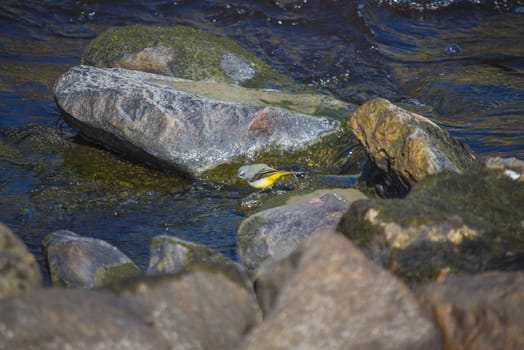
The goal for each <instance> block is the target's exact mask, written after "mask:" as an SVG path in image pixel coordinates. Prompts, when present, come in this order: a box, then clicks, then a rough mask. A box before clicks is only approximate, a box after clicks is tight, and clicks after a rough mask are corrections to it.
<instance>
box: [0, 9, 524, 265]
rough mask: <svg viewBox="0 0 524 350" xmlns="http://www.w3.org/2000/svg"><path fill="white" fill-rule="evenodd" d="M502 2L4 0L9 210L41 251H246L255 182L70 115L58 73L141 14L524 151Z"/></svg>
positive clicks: (304, 77)
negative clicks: (83, 133)
mask: <svg viewBox="0 0 524 350" xmlns="http://www.w3.org/2000/svg"><path fill="white" fill-rule="evenodd" d="M477 3H478V4H477ZM496 3H497V5H496V6H495V5H493V4H494V2H487V1H480V2H479V1H452V0H450V1H438V2H431V1H379V0H376V1H372V0H368V1H366V0H363V1H358V2H357V1H344V2H341V1H321V0H308V1H305V0H295V1H288V0H285V1H283V0H280V1H271V0H266V1H241V0H240V1H158V0H157V1H126V2H112V1H89V2H72V1H35V0H29V1H24V2H20V1H15V0H4V1H2V4H1V5H0V9H1V10H2V11H0V130H3V132H1V133H0V221H3V222H5V223H6V224H8V225H9V226H11V227H12V228H13V230H14V231H15V232H17V233H18V234H19V235H20V236H21V237H22V238H23V239H24V241H25V242H26V243H27V244H28V245H29V247H30V249H31V250H32V251H33V252H34V253H35V254H37V256H38V258H39V260H40V262H42V256H41V247H40V243H41V240H42V238H43V237H44V236H45V235H47V234H49V233H50V232H52V231H54V230H58V229H63V228H67V229H71V230H73V231H76V232H77V233H79V234H82V235H88V236H93V237H99V238H103V239H105V240H107V241H109V242H110V243H112V244H115V245H116V246H118V247H119V248H121V249H122V250H123V251H124V252H126V253H127V254H129V255H130V256H131V257H133V258H134V259H135V260H137V261H138V263H139V264H142V266H143V265H144V264H145V263H146V261H147V256H148V249H149V247H148V246H149V241H150V239H151V237H152V236H154V235H158V234H163V233H166V234H171V235H176V236H179V237H182V238H184V239H187V240H190V241H196V242H200V243H203V244H205V245H208V246H212V247H216V248H218V249H220V250H221V251H222V252H224V253H226V254H228V255H229V256H232V257H235V248H236V242H235V234H236V229H237V227H238V224H239V223H240V221H241V220H242V219H243V214H242V213H240V212H238V211H237V209H236V208H237V207H238V204H239V202H240V200H241V199H242V198H243V197H245V196H246V195H247V194H248V193H249V191H250V189H249V188H247V187H243V186H242V187H241V186H237V187H227V188H226V187H220V186H216V185H214V184H211V183H204V182H202V181H193V182H191V181H187V180H184V179H181V178H178V177H176V176H175V175H173V174H164V173H161V172H158V171H154V170H150V169H147V168H144V167H142V166H139V165H136V164H132V163H130V162H128V161H126V160H123V159H120V158H118V157H116V156H115V155H112V154H110V153H109V152H107V151H103V150H100V149H97V148H94V147H92V146H90V145H85V144H82V143H79V142H77V141H76V139H75V137H74V136H75V133H74V132H73V131H72V130H70V129H69V128H68V127H66V126H64V125H63V123H62V121H61V117H60V114H59V112H58V110H57V108H56V105H55V103H54V100H53V96H52V92H51V91H52V86H53V84H54V81H55V80H56V78H57V77H58V76H59V75H60V74H61V73H63V72H64V71H65V70H67V69H68V68H69V67H70V66H72V65H75V64H78V63H79V62H80V57H81V55H82V51H83V49H84V47H86V46H87V44H88V43H89V41H90V40H91V39H92V38H94V37H96V36H97V35H98V34H99V33H101V32H102V31H104V30H106V29H107V28H108V27H111V26H119V25H126V24H134V23H144V24H155V25H188V26H192V27H196V28H200V29H203V30H206V31H209V32H213V33H215V34H218V35H223V36H226V37H229V38H232V39H235V40H237V41H238V42H239V43H240V44H241V45H242V46H243V47H245V48H246V49H248V50H250V51H252V52H254V53H255V54H257V55H258V56H260V57H261V58H262V59H264V60H265V61H267V62H268V63H269V64H271V65H272V66H273V67H275V68H276V69H277V70H279V71H281V72H285V73H286V74H288V75H290V76H291V77H292V78H294V79H296V80H297V81H299V82H301V83H303V84H306V85H309V86H311V87H319V88H323V89H327V90H330V91H332V92H333V93H335V94H336V95H338V96H339V97H341V98H344V99H347V100H349V101H350V102H356V103H362V102H364V101H366V100H367V99H369V98H371V97H375V96H381V97H386V98H389V99H391V100H393V101H394V102H396V103H400V104H402V105H403V106H405V107H406V108H409V109H412V110H414V111H417V112H419V113H422V114H424V115H426V116H428V117H430V118H432V119H434V120H435V121H436V122H438V123H439V124H440V125H442V126H444V127H445V128H446V129H448V130H449V131H451V132H452V134H454V135H455V136H457V137H459V138H460V139H461V140H462V141H464V142H466V143H468V144H469V145H470V146H471V147H472V148H473V149H474V150H476V151H477V152H479V153H482V154H490V155H501V156H517V157H520V158H524V142H523V138H522V135H524V121H523V118H524V41H523V40H522V38H523V37H524V26H523V25H522V23H524V10H523V9H524V7H523V6H524V4H522V1H498V2H496ZM435 4H436V6H437V7H438V9H436V10H426V11H421V10H420V9H421V8H432V7H435ZM30 124H36V126H28V125H30Z"/></svg>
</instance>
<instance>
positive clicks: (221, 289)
mask: <svg viewBox="0 0 524 350" xmlns="http://www.w3.org/2000/svg"><path fill="white" fill-rule="evenodd" d="M234 273H235V271H233V270H231V269H229V267H228V266H225V269H224V268H222V267H220V266H219V265H218V264H215V265H213V266H196V265H195V266H193V267H192V268H191V269H190V270H189V271H187V270H186V271H184V272H183V273H179V274H177V275H157V276H147V277H145V278H139V279H137V280H135V281H126V283H125V285H122V286H120V288H119V293H120V294H121V295H122V296H123V297H125V298H128V299H129V300H131V301H137V302H139V303H143V304H145V305H147V306H148V307H149V308H150V309H151V316H150V317H151V319H150V320H151V322H152V323H153V324H154V325H155V328H157V329H158V330H159V332H160V333H161V334H162V336H163V337H164V338H165V339H167V340H168V341H169V343H170V346H171V349H209V350H212V349H217V350H218V349H224V350H226V349H236V348H237V345H238V344H239V343H240V341H241V340H242V338H243V336H244V335H245V333H246V332H247V331H249V330H250V329H251V328H252V327H254V326H255V325H256V324H258V323H259V322H260V319H261V313H260V309H259V307H258V305H257V303H256V300H255V298H254V297H253V295H252V294H251V291H250V289H248V288H247V287H246V285H245V284H244V281H243V276H241V275H234Z"/></svg>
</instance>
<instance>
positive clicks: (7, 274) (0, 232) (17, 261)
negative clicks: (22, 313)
mask: <svg viewBox="0 0 524 350" xmlns="http://www.w3.org/2000/svg"><path fill="white" fill-rule="evenodd" d="M41 285H42V275H41V274H40V269H39V267H38V263H37V262H36V259H35V257H34V255H33V254H31V253H30V252H29V251H28V250H27V247H26V246H25V245H24V243H22V241H21V240H20V239H19V238H18V237H16V236H15V234H14V233H13V232H12V231H11V230H10V229H9V228H8V227H7V226H5V225H4V224H2V223H0V299H5V298H10V297H15V296H18V295H20V294H23V293H26V292H28V291H30V290H32V289H34V288H36V287H40V286H41ZM0 338H1V337H0Z"/></svg>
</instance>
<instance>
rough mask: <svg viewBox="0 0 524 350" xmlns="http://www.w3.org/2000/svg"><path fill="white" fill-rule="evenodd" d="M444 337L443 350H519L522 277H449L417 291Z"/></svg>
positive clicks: (505, 274)
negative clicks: (432, 314) (436, 321)
mask: <svg viewBox="0 0 524 350" xmlns="http://www.w3.org/2000/svg"><path fill="white" fill-rule="evenodd" d="M417 294H418V297H419V298H420V300H421V301H423V302H424V303H425V304H426V305H427V306H428V307H429V308H431V309H432V310H433V312H434V314H435V317H436V318H437V320H438V323H439V325H440V327H441V329H442V334H443V335H444V348H445V349H450V350H451V349H465V350H466V349H467V350H473V349H522V348H523V347H524V329H523V328H524V327H523V324H524V322H523V320H522V317H523V315H522V310H523V309H524V273H523V272H522V271H519V272H500V271H492V272H486V273H481V274H478V275H474V276H467V275H449V276H447V277H445V278H444V279H443V280H441V281H438V282H434V283H430V284H428V285H426V286H424V287H422V288H421V289H420V290H419V291H418V293H417Z"/></svg>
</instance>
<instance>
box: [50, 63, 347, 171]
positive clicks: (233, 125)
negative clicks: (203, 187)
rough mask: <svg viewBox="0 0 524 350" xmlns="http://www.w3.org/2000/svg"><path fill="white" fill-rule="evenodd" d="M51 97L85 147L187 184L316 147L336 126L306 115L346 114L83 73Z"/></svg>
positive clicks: (295, 99)
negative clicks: (179, 176) (165, 171)
mask: <svg viewBox="0 0 524 350" xmlns="http://www.w3.org/2000/svg"><path fill="white" fill-rule="evenodd" d="M55 96H56V101H57V103H58V105H59V107H60V108H61V110H62V111H63V112H64V118H65V120H66V121H67V122H68V123H70V124H71V125H72V126H73V127H75V128H76V129H78V130H79V131H80V132H81V133H82V134H83V135H84V136H86V137H87V138H88V139H90V140H92V141H94V142H96V143H99V144H101V145H103V146H105V147H108V148H110V149H113V150H118V151H119V152H121V153H124V154H125V155H127V156H128V157H132V158H135V159H139V160H141V161H143V162H147V163H151V164H154V165H157V166H160V167H164V168H173V169H176V170H179V171H182V172H185V173H188V174H190V175H193V176H199V175H201V174H202V173H203V172H205V171H209V170H211V169H213V168H215V167H217V166H218V165H221V164H227V163H231V162H235V161H237V162H241V161H245V160H246V159H252V160H256V159H258V158H260V157H262V156H263V153H264V152H267V153H270V154H283V153H285V152H288V153H292V152H297V151H300V150H304V149H307V148H308V147H310V146H311V145H312V144H314V143H317V145H318V143H319V142H320V141H322V140H324V136H326V135H328V134H330V135H334V134H335V131H337V128H338V123H337V122H336V121H333V120H331V119H328V118H325V117H322V116H311V115H308V114H315V115H317V114H319V115H323V114H332V113H335V114H337V113H340V114H345V113H347V111H348V108H349V106H348V105H347V104H345V103H343V102H340V101H338V100H334V99H331V98H329V97H327V96H322V95H310V94H302V95H300V94H299V95H295V94H283V93H279V92H274V91H261V90H253V89H245V88H241V87H233V86H230V85H219V84H216V83H209V82H194V81H187V80H180V79H177V78H172V77H166V76H161V75H154V74H149V73H143V72H137V71H130V70H122V69H100V68H95V67H90V66H77V67H73V68H71V69H70V70H69V71H68V72H67V73H65V74H64V75H62V76H61V77H60V79H59V80H58V81H57V84H56V86H55ZM275 105H277V106H278V105H284V106H285V108H286V109H283V108H278V107H273V106H275ZM324 112H325V113H324ZM304 113H308V114H304ZM326 147H327V146H326ZM329 147H331V146H329ZM320 154H321V152H320ZM330 160H331V159H329V158H328V159H324V161H325V162H329V161H330Z"/></svg>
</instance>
